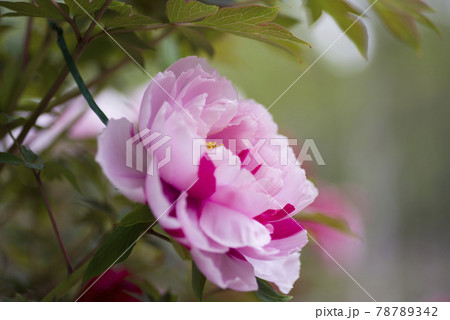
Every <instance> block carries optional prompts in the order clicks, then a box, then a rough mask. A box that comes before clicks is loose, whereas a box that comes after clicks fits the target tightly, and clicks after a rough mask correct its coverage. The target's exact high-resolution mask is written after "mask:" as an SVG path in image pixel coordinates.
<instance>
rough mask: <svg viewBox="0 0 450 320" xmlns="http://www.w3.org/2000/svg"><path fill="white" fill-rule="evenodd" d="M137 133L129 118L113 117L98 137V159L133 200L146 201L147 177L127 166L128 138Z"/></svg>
mask: <svg viewBox="0 0 450 320" xmlns="http://www.w3.org/2000/svg"><path fill="white" fill-rule="evenodd" d="M134 135H135V127H134V125H133V124H132V123H131V122H129V121H128V120H127V119H125V118H122V119H119V120H115V119H111V120H110V121H109V123H108V126H107V127H106V129H105V130H104V131H103V133H102V134H101V135H100V136H99V138H98V150H97V155H96V157H95V159H96V161H97V162H98V163H99V164H100V166H101V167H102V169H103V173H104V174H105V175H106V176H107V177H108V179H109V180H110V181H111V182H112V184H113V185H114V186H115V187H116V188H118V189H119V190H120V192H121V193H123V194H124V195H125V196H127V197H128V198H130V199H131V200H133V201H137V202H141V203H145V193H144V186H145V177H146V174H145V173H142V172H140V171H138V170H136V169H135V168H130V167H127V158H126V150H127V140H129V139H131V138H132V137H133V136H134Z"/></svg>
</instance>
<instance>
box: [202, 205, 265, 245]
mask: <svg viewBox="0 0 450 320" xmlns="http://www.w3.org/2000/svg"><path fill="white" fill-rule="evenodd" d="M200 227H201V228H202V230H203V231H204V232H205V234H206V235H208V236H209V237H210V238H211V239H213V240H215V241H217V242H218V243H220V244H222V245H224V246H228V247H230V248H238V247H244V246H264V245H266V244H268V243H269V242H270V234H269V231H268V230H267V229H266V228H265V227H264V226H263V225H262V224H261V223H259V222H257V221H255V220H253V219H251V218H249V217H247V216H245V215H244V214H242V213H240V212H237V211H235V210H232V209H230V208H227V207H225V206H222V205H220V204H216V203H213V202H209V201H207V202H205V203H204V205H203V209H202V212H201V217H200Z"/></svg>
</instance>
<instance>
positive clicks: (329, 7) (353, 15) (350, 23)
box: [305, 0, 369, 59]
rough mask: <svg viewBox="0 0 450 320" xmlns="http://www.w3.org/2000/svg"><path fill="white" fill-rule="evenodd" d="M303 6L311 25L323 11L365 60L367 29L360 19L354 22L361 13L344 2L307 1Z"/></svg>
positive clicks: (327, 0) (335, 0) (337, 0)
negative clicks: (343, 32) (306, 9)
mask: <svg viewBox="0 0 450 320" xmlns="http://www.w3.org/2000/svg"><path fill="white" fill-rule="evenodd" d="M305 4H306V7H307V8H308V9H309V13H310V16H311V22H312V23H314V22H315V21H316V20H317V19H319V18H320V16H321V15H322V12H323V11H325V12H326V13H328V14H329V15H330V16H331V17H332V18H333V19H334V21H336V23H337V25H338V26H339V28H340V29H341V30H342V31H345V32H346V35H347V36H348V37H349V38H350V40H352V41H353V43H354V44H355V45H356V47H357V48H358V50H359V52H360V53H361V54H362V55H363V56H364V57H365V58H366V59H367V50H368V44H369V38H368V34H367V29H366V26H365V25H364V23H363V22H362V21H361V19H359V20H358V21H356V20H357V19H358V17H359V16H360V15H361V14H362V12H361V11H359V10H358V9H356V8H355V7H353V6H351V5H350V4H348V3H347V2H346V1H344V0H333V1H329V0H307V1H306V3H305ZM355 21H356V22H355Z"/></svg>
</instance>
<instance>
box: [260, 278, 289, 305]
mask: <svg viewBox="0 0 450 320" xmlns="http://www.w3.org/2000/svg"><path fill="white" fill-rule="evenodd" d="M256 282H257V283H258V291H256V292H255V293H256V296H257V297H258V299H260V300H262V301H265V302H285V301H289V300H291V299H292V296H288V295H284V294H281V293H278V292H277V291H275V290H274V289H273V288H272V286H271V285H270V284H269V283H268V282H267V281H265V280H262V279H259V278H256Z"/></svg>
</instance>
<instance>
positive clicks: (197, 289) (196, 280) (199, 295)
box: [192, 261, 206, 301]
mask: <svg viewBox="0 0 450 320" xmlns="http://www.w3.org/2000/svg"><path fill="white" fill-rule="evenodd" d="M205 283H206V277H205V276H204V275H203V273H202V272H201V271H200V270H198V268H197V266H196V265H195V263H194V261H192V289H193V290H194V294H195V298H196V299H197V300H198V301H202V300H203V288H204V287H205Z"/></svg>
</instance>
